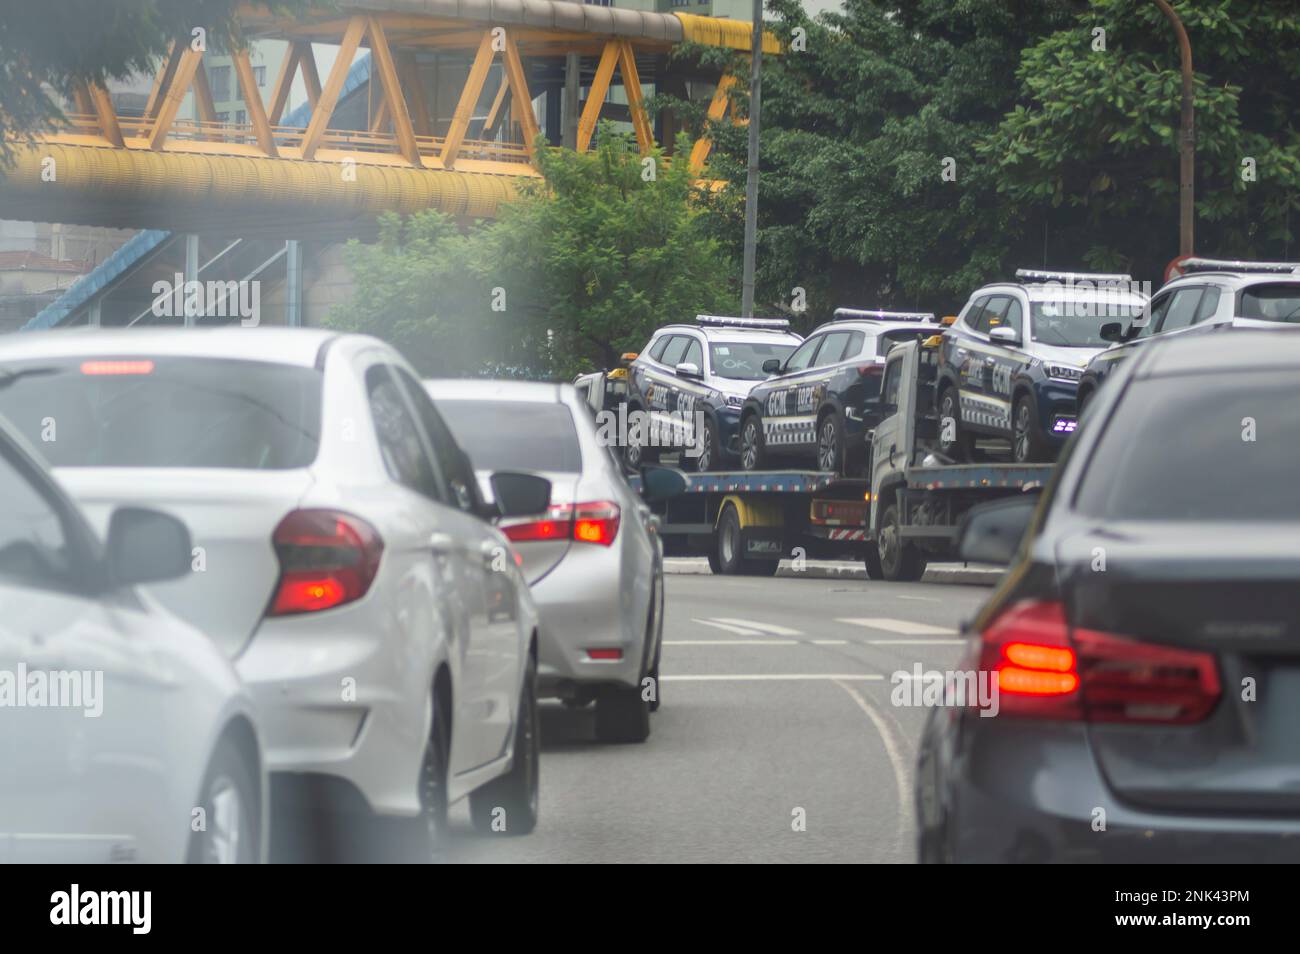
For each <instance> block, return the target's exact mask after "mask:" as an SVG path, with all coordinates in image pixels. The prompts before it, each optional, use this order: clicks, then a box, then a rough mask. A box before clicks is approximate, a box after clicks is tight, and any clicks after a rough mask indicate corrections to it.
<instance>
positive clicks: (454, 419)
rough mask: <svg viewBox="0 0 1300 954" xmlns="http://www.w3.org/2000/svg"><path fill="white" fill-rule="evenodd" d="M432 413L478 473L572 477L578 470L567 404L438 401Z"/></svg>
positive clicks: (575, 438) (579, 462) (578, 451)
mask: <svg viewBox="0 0 1300 954" xmlns="http://www.w3.org/2000/svg"><path fill="white" fill-rule="evenodd" d="M438 408H439V409H440V410H441V411H442V414H443V417H445V418H446V420H447V423H448V425H450V427H451V432H452V434H454V435H455V437H456V442H457V443H458V444H460V446H461V447H463V448H465V450H466V452H468V454H469V457H470V460H471V461H473V462H474V467H475V468H476V469H478V470H542V471H548V472H552V473H561V474H576V473H578V472H579V471H580V470H581V469H582V450H581V448H580V447H579V446H578V432H577V430H575V429H574V426H573V415H572V414H570V413H569V408H568V406H567V405H564V404H559V403H551V402H542V401H475V400H468V401H466V400H459V401H457V400H449V399H443V400H441V401H439V402H438Z"/></svg>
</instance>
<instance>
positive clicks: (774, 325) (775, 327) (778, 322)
mask: <svg viewBox="0 0 1300 954" xmlns="http://www.w3.org/2000/svg"><path fill="white" fill-rule="evenodd" d="M695 322H696V324H701V325H707V326H711V327H714V328H766V329H768V330H770V331H789V330H790V319H788V318H729V317H727V316H726V315H696V316H695Z"/></svg>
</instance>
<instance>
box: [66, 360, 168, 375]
mask: <svg viewBox="0 0 1300 954" xmlns="http://www.w3.org/2000/svg"><path fill="white" fill-rule="evenodd" d="M81 373H82V374H153V362H152V361H149V360H144V361H83V362H81Z"/></svg>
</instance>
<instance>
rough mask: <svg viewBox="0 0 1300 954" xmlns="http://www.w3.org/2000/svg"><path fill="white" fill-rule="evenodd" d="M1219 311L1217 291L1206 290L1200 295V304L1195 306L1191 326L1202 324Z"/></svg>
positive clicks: (1212, 289)
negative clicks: (1194, 314)
mask: <svg viewBox="0 0 1300 954" xmlns="http://www.w3.org/2000/svg"><path fill="white" fill-rule="evenodd" d="M1218 310H1219V289H1217V288H1207V289H1205V291H1204V292H1203V293H1202V295H1201V303H1200V304H1199V305H1197V306H1196V316H1195V317H1194V318H1193V319H1192V322H1193V324H1195V323H1198V322H1202V321H1204V320H1205V319H1206V318H1209V317H1210V316H1211V315H1213V314H1214V313H1215V312H1216V311H1218Z"/></svg>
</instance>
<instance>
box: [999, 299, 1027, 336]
mask: <svg viewBox="0 0 1300 954" xmlns="http://www.w3.org/2000/svg"><path fill="white" fill-rule="evenodd" d="M1010 302H1011V305H1010V307H1008V308H1007V314H1006V317H1005V318H1003V319H1002V323H1003V324H1004V325H1006V326H1007V327H1008V328H1014V329H1015V330H1016V334H1018V335H1020V336H1021V337H1022V338H1023V337H1024V334H1025V328H1024V325H1025V318H1024V312H1023V311H1022V310H1021V308H1020V301H1019V299H1016V298H1012V299H1010Z"/></svg>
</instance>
